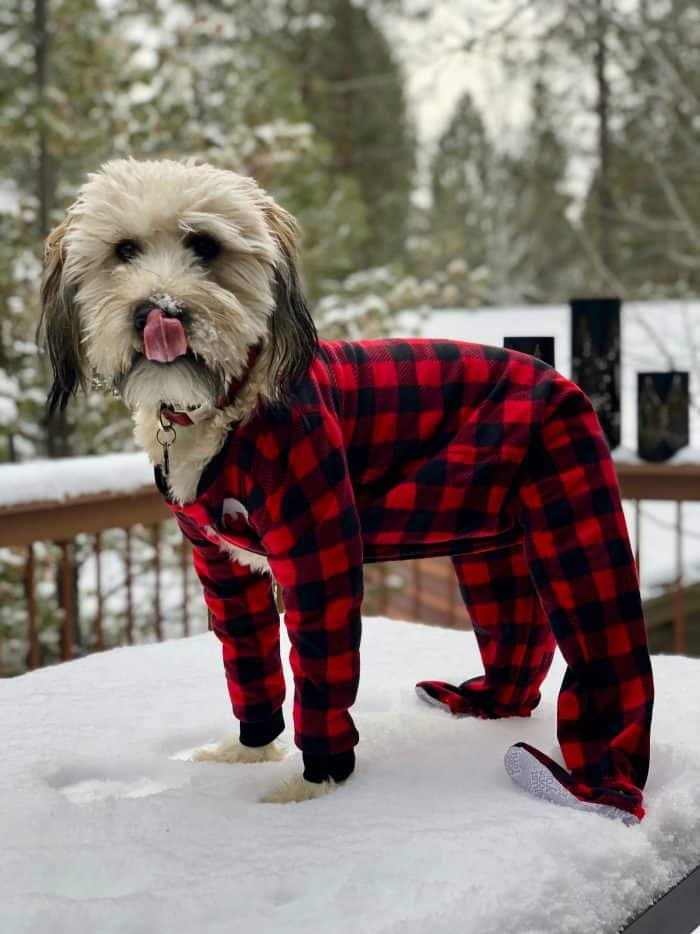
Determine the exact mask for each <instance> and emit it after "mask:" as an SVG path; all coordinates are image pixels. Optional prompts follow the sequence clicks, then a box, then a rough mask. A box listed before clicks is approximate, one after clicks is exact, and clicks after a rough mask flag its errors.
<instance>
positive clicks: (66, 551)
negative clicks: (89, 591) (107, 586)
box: [59, 541, 75, 661]
mask: <svg viewBox="0 0 700 934" xmlns="http://www.w3.org/2000/svg"><path fill="white" fill-rule="evenodd" d="M59 547H60V549H61V606H62V608H63V626H62V627H61V658H62V659H63V661H69V660H70V659H71V658H73V641H74V639H75V577H74V570H75V569H74V562H73V542H72V541H64V542H59Z"/></svg>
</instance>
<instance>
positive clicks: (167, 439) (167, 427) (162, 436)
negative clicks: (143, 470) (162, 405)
mask: <svg viewBox="0 0 700 934" xmlns="http://www.w3.org/2000/svg"><path fill="white" fill-rule="evenodd" d="M158 418H159V421H160V428H159V429H158V431H157V432H156V441H157V442H158V444H159V445H160V446H161V447H162V448H163V466H162V471H163V476H164V477H165V479H166V480H167V479H168V478H169V477H170V446H171V445H172V444H173V443H174V442H175V439H176V438H177V434H176V432H175V429H174V428H173V425H172V422H169V421H163V413H162V412H161V413H160V415H159V417H158Z"/></svg>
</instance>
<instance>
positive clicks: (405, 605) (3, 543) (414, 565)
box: [0, 463, 700, 674]
mask: <svg viewBox="0 0 700 934" xmlns="http://www.w3.org/2000/svg"><path fill="white" fill-rule="evenodd" d="M616 468H617V473H618V478H619V481H620V486H621V489H622V493H623V497H624V498H625V500H627V501H631V505H632V516H633V520H632V522H631V530H630V531H631V534H632V538H633V540H634V542H635V543H636V558H637V562H638V563H639V561H640V560H642V561H643V560H644V555H643V554H640V540H641V534H640V532H641V524H642V521H643V513H642V507H641V504H642V502H643V501H646V500H661V501H667V502H672V503H674V504H675V506H674V515H675V519H674V520H673V525H674V541H675V557H674V560H675V568H676V571H675V578H674V579H673V581H672V582H671V585H670V587H669V588H668V591H667V593H666V594H665V595H663V596H662V597H660V598H659V597H657V598H656V600H655V601H650V604H649V607H648V609H649V612H648V619H649V622H650V624H651V625H653V626H657V627H658V626H662V625H665V624H668V625H670V628H671V633H672V640H671V644H672V649H673V651H675V652H678V653H685V652H687V651H688V650H689V640H688V632H689V630H688V612H690V613H691V614H692V618H693V620H694V619H695V618H696V617H697V616H698V614H699V613H700V600H699V599H698V594H697V593H696V591H697V586H696V585H693V586H690V587H686V583H689V582H686V581H684V576H683V558H684V555H683V542H684V534H687V532H688V530H686V529H684V522H683V520H684V516H683V508H684V503H685V502H698V501H700V465H669V464H640V463H633V464H626V463H618V464H617V465H616ZM111 530H119V531H117V532H116V533H113V532H112V531H111ZM115 534H116V536H118V550H119V554H120V565H119V567H120V569H121V570H120V573H118V574H116V575H114V574H113V575H112V579H110V580H107V581H106V580H105V575H104V572H103V570H102V564H103V557H104V556H103V552H104V543H105V536H106V535H110V536H112V540H111V544H110V548H111V549H112V550H114V548H115ZM47 543H48V544H47ZM0 549H3V551H1V552H0V561H3V560H4V562H5V563H7V562H8V561H10V562H11V563H13V565H14V568H15V571H16V576H17V579H18V580H19V581H21V590H22V591H23V603H24V610H23V613H24V616H23V618H24V619H25V625H24V634H23V638H22V642H23V645H24V646H25V650H24V651H23V659H22V663H21V664H20V665H19V667H18V666H17V664H14V665H13V666H12V667H11V668H10V669H8V668H7V666H3V660H4V654H5V653H4V652H3V648H4V647H3V644H2V642H1V641H0V674H3V673H4V674H11V673H16V671H18V670H25V669H32V668H36V667H38V666H40V665H41V664H44V663H45V662H46V661H53V660H68V659H70V658H73V657H74V656H75V655H76V654H85V653H87V652H90V651H95V650H101V649H103V648H105V647H107V646H108V645H115V644H130V643H133V642H134V641H139V640H140V639H141V638H143V631H144V630H143V625H142V626H141V628H140V630H139V631H138V632H137V631H136V628H135V618H136V616H137V615H138V614H141V616H143V613H144V611H147V617H148V633H147V635H148V637H149V638H153V639H162V638H163V637H164V634H167V635H188V634H189V633H190V632H191V631H193V627H192V626H191V622H192V620H193V619H197V620H198V621H199V622H198V624H197V626H196V627H195V628H200V629H204V628H205V626H206V615H205V612H204V606H203V601H202V599H201V596H200V591H199V586H198V585H197V584H196V582H195V581H194V579H193V572H192V568H191V558H190V549H189V546H188V544H187V543H186V542H185V541H184V540H183V539H182V538H181V537H180V536H179V532H178V531H177V529H176V527H175V524H174V522H173V520H172V518H170V517H169V512H168V510H167V508H166V507H165V505H164V503H163V501H162V499H161V497H160V495H159V493H158V492H157V491H156V490H155V488H153V487H143V488H140V489H137V490H135V491H132V492H129V493H118V494H115V493H99V494H91V495H86V496H80V497H77V498H72V499H67V500H63V501H56V502H36V503H20V504H13V505H9V506H3V507H0ZM39 549H42V554H41V562H42V567H45V566H46V565H47V564H49V565H52V567H53V569H54V572H55V573H54V577H53V584H52V585H50V586H49V588H48V589H49V590H50V591H51V593H50V594H49V598H48V602H49V603H53V604H54V605H55V611H56V612H55V614H54V617H53V618H54V621H55V623H54V624H55V625H56V626H58V630H59V631H58V634H57V635H58V638H57V639H56V640H55V648H54V651H53V653H47V652H46V651H45V645H44V643H45V642H46V639H45V630H46V621H45V619H43V620H40V615H41V614H40V611H39V606H38V596H37V595H38V592H39V591H41V594H42V600H43V602H44V603H46V602H47V595H46V590H47V582H46V580H42V581H38V580H37V567H38V557H37V555H38V550H39ZM76 551H79V553H80V557H76ZM135 554H136V557H135ZM88 559H90V562H91V568H92V587H93V588H94V591H92V596H93V599H92V601H91V609H90V613H89V615H88V616H86V613H85V611H84V609H83V612H81V613H80V614H79V613H78V596H77V595H78V594H79V593H80V589H79V585H80V582H81V574H83V573H84V567H85V564H86V562H87V561H88ZM136 561H138V564H137V563H136ZM115 577H116V580H115V579H113V578H115ZM144 577H147V578H148V582H149V583H148V591H147V597H146V598H144V597H143V596H141V598H140V599H141V601H142V602H143V600H144V599H147V600H148V601H150V602H151V603H152V605H149V606H147V607H143V606H139V607H136V606H135V603H136V597H135V595H134V590H135V585H136V583H137V582H138V583H139V584H143V581H144ZM166 578H167V592H168V595H169V598H170V603H169V610H168V627H167V633H166V632H165V631H164V625H163V622H164V610H163V606H162V597H163V588H164V580H165V579H166ZM1 579H2V578H0V580H1ZM6 586H7V585H6ZM115 588H117V589H120V590H121V592H122V597H123V599H122V601H121V605H122V607H121V610H120V613H119V614H118V615H119V616H120V619H121V624H120V625H119V626H118V627H116V631H115V626H114V620H113V619H111V620H110V623H111V625H110V632H109V638H106V636H105V631H104V623H105V617H106V614H105V593H106V591H109V592H110V593H111V594H113V592H114V590H115ZM141 589H142V590H143V588H141ZM174 592H177V602H178V603H179V606H178V607H177V609H174V605H173V602H172V597H173V593H174ZM1 596H2V595H1V594H0V597H1ZM190 598H192V602H191V599H190ZM195 600H196V602H195ZM366 610H367V611H369V612H378V613H381V614H383V615H388V616H394V617H397V618H403V619H409V620H419V621H423V622H429V623H435V624H437V625H442V626H446V627H450V628H460V629H467V628H470V623H469V620H468V618H467V616H466V613H465V610H464V606H463V604H462V601H461V598H460V596H459V592H458V589H457V583H456V579H455V575H454V574H453V572H452V568H451V566H450V563H449V560H448V559H439V558H433V559H427V560H424V561H420V562H400V563H393V564H389V565H375V566H371V567H368V568H367V606H366ZM44 615H45V614H44ZM79 615H80V627H81V630H80V637H81V638H80V641H79V643H76V633H77V632H78V617H79ZM42 622H43V627H42V626H40V623H42ZM699 622H700V620H699ZM15 628H16V627H15ZM698 629H700V626H699V627H698ZM694 645H695V643H694V644H693V647H694ZM696 654H697V653H696Z"/></svg>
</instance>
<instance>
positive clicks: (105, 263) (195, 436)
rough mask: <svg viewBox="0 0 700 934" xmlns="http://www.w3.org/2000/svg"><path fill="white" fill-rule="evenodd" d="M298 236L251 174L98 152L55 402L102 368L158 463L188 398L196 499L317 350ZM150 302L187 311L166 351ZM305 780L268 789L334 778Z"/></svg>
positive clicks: (227, 749) (49, 292)
mask: <svg viewBox="0 0 700 934" xmlns="http://www.w3.org/2000/svg"><path fill="white" fill-rule="evenodd" d="M198 238H199V239H200V240H201V239H202V238H205V239H206V240H207V242H208V243H209V244H210V245H211V244H212V243H213V244H214V246H215V247H216V249H215V250H213V249H212V250H210V252H211V253H212V255H210V256H202V255H199V253H198V252H197V247H196V243H197V239H198ZM296 240H297V228H296V223H295V221H294V219H293V218H292V217H291V215H289V214H288V213H287V212H286V211H284V210H283V209H282V208H280V207H279V206H278V205H277V204H276V203H275V202H274V201H273V200H272V198H270V197H269V195H267V194H266V193H265V192H264V191H263V190H262V189H261V188H259V187H258V185H257V184H256V183H255V181H253V180H252V179H250V178H244V177H243V176H240V175H236V174H234V173H233V172H226V171H222V170H219V169H216V168H213V167H212V166H210V165H196V164H194V163H192V162H188V163H178V162H170V161H158V162H138V161H135V160H133V159H128V160H119V161H114V162H110V163H108V164H107V165H105V166H103V168H102V169H101V171H99V172H98V173H96V174H94V175H91V176H90V177H89V178H88V181H87V182H86V184H85V185H84V186H83V187H82V189H81V190H80V192H79V195H78V198H77V199H76V201H75V203H74V204H73V205H71V207H70V208H69V209H68V212H67V216H66V218H65V220H64V221H63V222H62V223H61V224H60V225H59V226H58V227H57V228H56V230H54V231H53V232H52V233H51V234H50V236H49V237H48V239H47V241H46V248H45V256H44V277H43V282H42V304H43V313H42V327H43V331H44V334H45V339H46V345H47V347H48V350H49V355H50V359H51V364H52V368H53V376H54V379H53V385H52V387H51V391H50V394H49V405H50V408H51V409H57V408H63V407H64V406H65V405H66V404H67V402H68V400H69V398H70V397H71V395H72V394H73V393H74V392H75V391H76V390H77V389H78V388H79V387H81V386H84V385H85V383H86V381H87V378H88V376H89V374H90V373H91V372H92V373H94V374H96V375H97V376H99V377H100V378H101V379H102V380H103V381H106V382H107V384H108V385H111V386H112V387H113V388H114V389H115V390H116V391H117V392H118V393H119V394H120V395H121V396H122V398H123V399H124V401H125V402H126V404H127V405H128V406H129V408H130V409H131V410H132V413H133V418H134V434H135V438H136V441H137V443H138V444H139V446H140V447H142V448H143V449H144V450H145V451H146V452H147V454H148V456H149V457H150V459H151V461H152V462H153V463H154V464H162V458H163V450H162V447H161V445H160V444H159V442H158V440H157V434H158V429H159V427H160V422H159V415H160V412H161V408H162V407H163V406H164V405H165V406H170V407H172V408H174V409H176V410H187V411H188V413H189V415H190V417H191V420H192V424H191V425H188V426H186V427H180V426H177V425H176V426H174V430H175V432H176V439H175V442H174V443H173V444H172V446H171V447H170V452H169V460H170V469H169V476H168V483H169V486H170V492H171V495H172V498H173V499H174V500H176V501H177V502H180V503H187V502H189V501H191V500H192V499H194V497H195V494H196V489H197V483H198V480H199V477H200V475H201V472H202V470H203V468H204V466H205V465H206V464H207V463H208V462H209V461H210V460H211V458H212V457H213V456H214V455H215V454H216V453H217V452H218V451H219V450H220V449H221V447H222V445H223V443H224V441H225V439H226V435H227V433H228V430H229V427H230V425H231V424H232V423H234V422H242V421H245V420H246V419H247V418H248V417H249V416H250V414H251V413H252V411H253V409H254V408H255V406H256V405H257V404H258V403H259V401H260V400H263V401H266V402H271V403H279V404H284V402H285V401H286V400H287V399H288V398H289V396H290V395H291V392H292V389H293V386H294V383H295V381H296V379H297V378H298V377H299V376H300V375H302V374H303V373H304V372H305V371H306V369H307V368H308V364H309V362H310V360H311V357H312V355H313V353H314V350H315V346H316V332H315V329H314V326H313V323H312V321H311V318H310V316H309V313H308V310H307V308H306V305H305V302H304V298H303V295H302V292H301V289H300V286H299V277H298V274H297V270H296V264H295V262H296ZM125 244H126V248H125V246H124V245H125ZM149 306H154V307H158V308H161V309H163V310H164V312H165V314H166V315H167V317H171V318H176V319H178V320H179V321H180V322H181V324H182V328H183V329H184V333H185V335H186V340H187V353H186V354H184V355H182V356H179V357H178V358H177V359H175V360H172V362H169V363H162V362H157V361H154V360H152V359H148V358H147V356H146V352H145V346H144V336H143V329H141V330H139V328H138V326H137V324H136V322H137V315H138V310H139V309H140V308H141V309H143V308H144V307H145V308H148V307H149ZM253 347H258V348H259V353H258V356H257V358H256V360H255V362H254V364H253V366H252V368H251V370H250V372H249V373H247V374H246V380H245V382H244V384H243V386H242V388H241V389H240V391H239V392H237V393H236V395H235V398H234V399H233V400H228V401H224V402H222V399H224V400H225V399H226V393H227V390H228V387H229V386H230V385H231V383H232V381H233V380H237V379H240V378H241V377H242V376H243V375H244V371H245V368H246V364H247V361H248V353H249V351H250V349H251V348H253ZM171 437H172V436H171ZM222 547H223V542H222ZM227 552H228V553H229V554H230V556H231V557H233V558H235V559H236V560H237V561H240V562H241V563H243V564H248V565H250V566H251V567H253V568H255V569H256V570H258V571H261V572H266V571H269V567H268V564H267V561H266V560H265V559H264V558H261V557H260V556H259V555H253V554H250V553H248V552H245V551H242V550H241V549H238V548H236V549H234V548H233V546H230V545H229V546H227ZM273 747H274V748H273ZM200 758H209V759H214V760H215V761H228V762H231V761H234V762H250V761H270V760H276V759H279V758H280V756H279V755H278V754H277V747H275V745H274V744H270V746H269V747H264V748H263V749H262V750H246V748H245V747H240V746H239V745H237V744H234V745H233V746H231V745H230V744H228V745H227V744H226V743H224V744H222V745H221V746H220V747H217V748H216V749H214V750H209V751H208V752H204V751H202V755H201V757H200ZM309 784H310V783H308V782H304V781H303V780H302V779H301V778H300V779H299V780H298V781H295V782H292V783H289V782H287V783H285V785H284V786H283V788H282V789H281V790H278V791H277V792H274V793H273V795H272V796H271V797H270V798H269V800H275V801H282V800H295V801H296V800H305V799H306V798H309V797H316V796H318V794H319V793H325V791H327V790H328V788H325V787H324V789H323V791H319V787H318V786H312V787H309V788H306V787H305V786H306V785H309Z"/></svg>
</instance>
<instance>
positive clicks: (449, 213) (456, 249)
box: [430, 94, 496, 269]
mask: <svg viewBox="0 0 700 934" xmlns="http://www.w3.org/2000/svg"><path fill="white" fill-rule="evenodd" d="M495 162H496V155H495V152H494V149H493V146H492V144H491V141H490V140H489V138H488V135H487V133H486V129H485V127H484V123H483V120H482V117H481V114H480V113H479V110H478V109H477V107H476V105H475V104H474V102H473V100H472V98H471V96H470V95H469V94H464V95H463V96H462V97H461V98H460V100H459V102H458V104H457V107H456V108H455V111H454V114H453V116H452V119H451V121H450V123H449V125H448V127H447V129H446V130H445V132H444V133H443V134H442V136H441V137H440V140H439V142H438V145H437V150H436V152H435V156H434V158H433V161H432V165H431V193H432V208H431V214H430V220H431V225H430V236H431V238H432V252H433V255H434V257H435V262H436V264H437V265H440V264H445V263H448V262H450V261H451V260H453V259H462V260H464V261H465V262H466V263H467V266H468V267H469V268H471V269H475V268H478V267H481V266H487V265H488V262H489V254H490V244H491V240H492V237H493V229H494V199H493V196H494V191H493V184H494V166H495Z"/></svg>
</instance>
